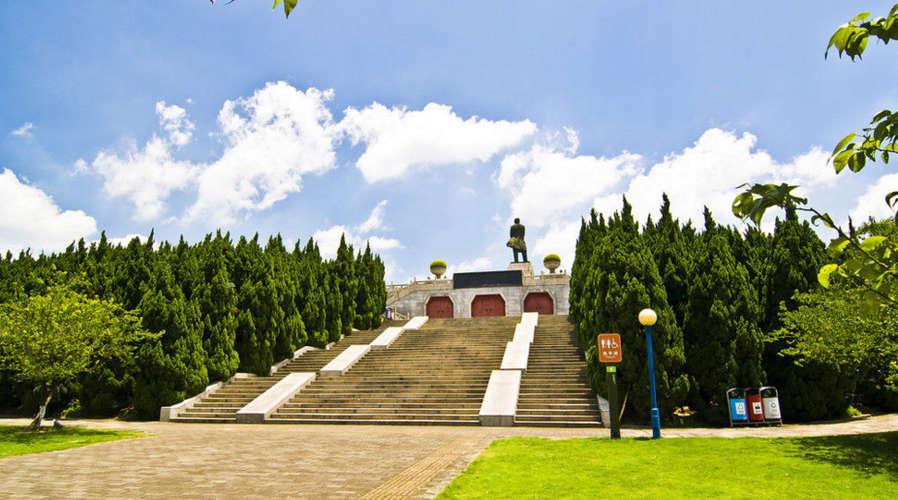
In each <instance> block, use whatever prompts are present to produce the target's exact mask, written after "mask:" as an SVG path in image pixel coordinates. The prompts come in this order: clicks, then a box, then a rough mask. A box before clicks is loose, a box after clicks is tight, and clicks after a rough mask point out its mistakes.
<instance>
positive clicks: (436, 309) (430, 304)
mask: <svg viewBox="0 0 898 500" xmlns="http://www.w3.org/2000/svg"><path fill="white" fill-rule="evenodd" d="M427 317H429V318H453V317H455V314H454V308H453V306H452V299H450V298H449V297H431V298H430V300H428V301H427Z"/></svg>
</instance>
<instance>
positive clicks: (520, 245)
mask: <svg viewBox="0 0 898 500" xmlns="http://www.w3.org/2000/svg"><path fill="white" fill-rule="evenodd" d="M524 232H525V229H524V225H523V224H521V219H515V220H514V225H513V226H511V239H510V240H508V243H506V246H509V247H511V250H512V252H514V261H515V262H517V261H518V254H519V253H522V254H524V262H530V261H528V260H527V244H526V243H524Z"/></svg>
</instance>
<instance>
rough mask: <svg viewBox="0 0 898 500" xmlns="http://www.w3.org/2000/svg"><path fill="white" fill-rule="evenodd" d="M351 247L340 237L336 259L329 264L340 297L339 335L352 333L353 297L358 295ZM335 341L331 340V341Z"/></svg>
mask: <svg viewBox="0 0 898 500" xmlns="http://www.w3.org/2000/svg"><path fill="white" fill-rule="evenodd" d="M352 254H353V250H352V245H347V244H346V237H345V235H343V236H341V237H340V246H339V247H338V248H337V258H335V259H334V260H333V261H332V262H331V273H333V275H334V284H335V285H336V290H335V293H339V294H340V297H341V312H340V325H341V326H340V333H341V334H342V335H349V334H350V333H352V323H353V321H354V320H355V297H356V294H357V293H358V286H359V285H358V279H357V277H356V272H355V259H353V256H352ZM333 340H335V339H332V340H331V341H333Z"/></svg>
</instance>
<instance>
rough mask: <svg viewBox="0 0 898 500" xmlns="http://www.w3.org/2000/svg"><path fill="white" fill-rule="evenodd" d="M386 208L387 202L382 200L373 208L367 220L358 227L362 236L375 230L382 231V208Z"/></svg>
mask: <svg viewBox="0 0 898 500" xmlns="http://www.w3.org/2000/svg"><path fill="white" fill-rule="evenodd" d="M386 206H387V200H383V201H381V202H380V203H378V204H377V206H376V207H374V210H372V211H371V215H370V216H368V220H366V221H365V222H363V223H362V224H361V225H359V231H360V232H361V233H362V234H367V233H370V232H371V231H374V230H377V229H384V208H385V207H386Z"/></svg>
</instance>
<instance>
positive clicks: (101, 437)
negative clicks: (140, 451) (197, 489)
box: [0, 425, 148, 458]
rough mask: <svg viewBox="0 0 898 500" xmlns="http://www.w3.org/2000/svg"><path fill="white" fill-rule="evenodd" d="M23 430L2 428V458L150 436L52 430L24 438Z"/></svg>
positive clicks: (62, 429)
mask: <svg viewBox="0 0 898 500" xmlns="http://www.w3.org/2000/svg"><path fill="white" fill-rule="evenodd" d="M22 429H24V427H19V426H12V425H0V458H6V457H12V456H15V455H27V454H29V453H42V452H45V451H55V450H65V449H68V448H77V447H79V446H85V445H88V444H94V443H104V442H107V441H117V440H119V439H131V438H136V437H143V436H147V435H148V434H146V433H143V432H135V431H104V430H97V429H84V428H80V427H62V428H59V429H56V428H49V429H43V430H41V432H38V433H26V434H23V433H22V432H21V431H22Z"/></svg>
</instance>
